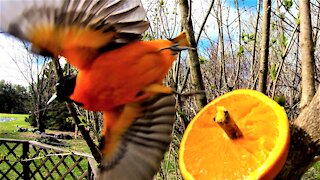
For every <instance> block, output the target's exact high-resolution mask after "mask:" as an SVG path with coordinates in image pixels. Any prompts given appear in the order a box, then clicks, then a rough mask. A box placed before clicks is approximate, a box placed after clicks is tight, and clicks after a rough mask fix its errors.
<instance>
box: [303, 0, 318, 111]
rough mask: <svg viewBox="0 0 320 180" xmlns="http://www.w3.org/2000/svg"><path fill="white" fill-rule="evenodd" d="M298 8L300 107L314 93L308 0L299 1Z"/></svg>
mask: <svg viewBox="0 0 320 180" xmlns="http://www.w3.org/2000/svg"><path fill="white" fill-rule="evenodd" d="M299 10H300V27H301V28H300V31H301V32H300V46H301V75H302V79H301V86H302V87H301V88H302V94H301V101H300V108H301V109H303V108H305V107H306V106H307V105H308V104H309V103H310V101H311V99H312V97H313V95H314V94H315V80H314V49H313V48H314V46H313V41H312V26H311V15H310V0H300V1H299Z"/></svg>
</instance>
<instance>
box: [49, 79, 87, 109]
mask: <svg viewBox="0 0 320 180" xmlns="http://www.w3.org/2000/svg"><path fill="white" fill-rule="evenodd" d="M76 77H77V75H68V76H64V77H63V78H61V79H60V80H59V81H58V83H57V84H56V93H55V94H54V95H53V96H52V97H51V98H50V100H49V101H48V102H47V104H50V103H51V102H52V101H54V100H58V101H67V102H74V103H76V104H77V105H80V106H82V104H81V103H80V102H75V101H73V100H72V99H70V96H71V95H72V93H73V91H74V88H75V86H76Z"/></svg>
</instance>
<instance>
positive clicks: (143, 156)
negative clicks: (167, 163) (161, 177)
mask: <svg viewBox="0 0 320 180" xmlns="http://www.w3.org/2000/svg"><path fill="white" fill-rule="evenodd" d="M143 106H144V109H145V110H144V111H143V113H142V116H141V117H139V118H138V119H137V120H136V121H134V122H133V124H132V125H131V126H130V127H129V128H128V129H127V130H126V131H125V132H124V133H123V134H122V137H120V138H119V139H120V142H118V145H117V147H116V148H115V150H114V151H113V153H111V154H110V156H108V157H104V158H103V161H102V163H101V170H100V175H99V178H100V179H119V180H122V179H134V180H135V179H137V180H144V179H145V180H150V179H152V178H153V176H154V175H155V174H156V172H157V171H158V170H159V167H160V163H161V160H162V159H163V157H164V154H165V152H166V151H167V149H168V146H169V144H170V142H171V139H172V130H173V123H174V121H175V98H174V96H173V95H167V94H160V95H157V96H155V97H153V98H151V99H150V100H147V101H145V102H144V103H143ZM106 148H107V147H106Z"/></svg>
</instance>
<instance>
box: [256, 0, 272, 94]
mask: <svg viewBox="0 0 320 180" xmlns="http://www.w3.org/2000/svg"><path fill="white" fill-rule="evenodd" d="M262 8H263V21H262V34H261V36H262V37H261V53H260V69H259V82H258V91H260V92H262V93H264V94H265V93H266V91H267V76H268V61H269V60H268V58H269V35H270V16H271V15H270V12H271V0H263V6H262Z"/></svg>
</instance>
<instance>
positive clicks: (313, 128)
mask: <svg viewBox="0 0 320 180" xmlns="http://www.w3.org/2000/svg"><path fill="white" fill-rule="evenodd" d="M319 112H320V86H319V88H318V92H317V94H316V95H315V96H314V97H313V99H312V101H311V102H310V104H309V105H308V107H306V108H305V109H304V110H303V111H302V112H301V113H300V115H299V116H298V118H297V119H296V120H295V121H294V122H292V123H291V124H290V125H291V127H290V128H291V130H290V131H291V140H290V149H289V155H288V158H287V161H286V164H285V166H284V167H283V169H282V171H281V172H280V173H279V174H278V176H277V178H276V179H293V180H295V179H297V180H298V179H300V178H301V176H302V175H303V174H304V172H305V171H306V170H307V169H308V168H309V167H310V166H311V165H312V164H313V162H314V158H315V157H316V156H319V155H320V113H319Z"/></svg>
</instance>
